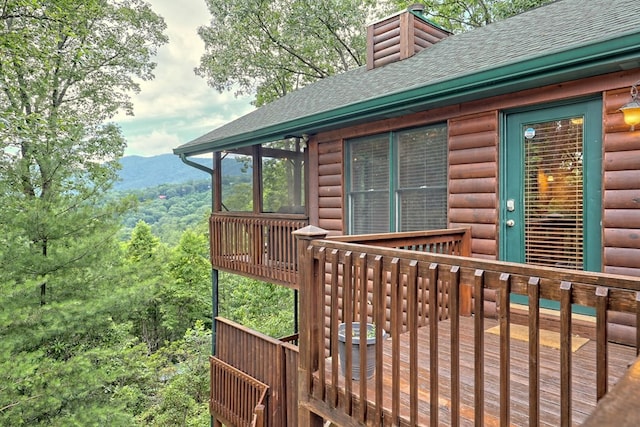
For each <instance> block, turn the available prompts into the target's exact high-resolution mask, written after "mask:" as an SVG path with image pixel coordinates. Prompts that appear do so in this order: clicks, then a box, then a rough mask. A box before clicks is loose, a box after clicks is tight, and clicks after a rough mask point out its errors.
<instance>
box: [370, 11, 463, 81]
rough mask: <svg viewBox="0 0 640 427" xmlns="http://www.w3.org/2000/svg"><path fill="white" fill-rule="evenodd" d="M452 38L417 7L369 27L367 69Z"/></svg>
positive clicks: (400, 58)
mask: <svg viewBox="0 0 640 427" xmlns="http://www.w3.org/2000/svg"><path fill="white" fill-rule="evenodd" d="M449 35H451V33H450V32H448V31H446V30H445V29H443V28H441V27H439V26H438V25H436V24H434V23H433V22H431V21H429V20H428V19H427V18H426V17H425V16H424V6H423V5H421V4H415V5H413V6H410V7H409V8H407V10H405V11H402V12H398V13H396V14H394V15H391V16H389V17H387V18H384V19H382V20H381V21H379V22H374V23H373V24H371V25H369V26H368V27H367V70H371V69H373V68H378V67H382V66H383V65H386V64H389V63H391V62H396V61H401V60H403V59H406V58H409V57H411V56H413V55H415V54H416V53H418V52H420V51H421V50H423V49H426V48H428V47H429V46H432V45H434V44H436V43H437V42H439V41H440V40H442V39H444V38H445V37H448V36H449Z"/></svg>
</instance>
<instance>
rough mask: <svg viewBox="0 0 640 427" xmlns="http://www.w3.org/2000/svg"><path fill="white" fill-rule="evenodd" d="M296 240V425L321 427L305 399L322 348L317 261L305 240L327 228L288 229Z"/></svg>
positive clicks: (320, 234)
mask: <svg viewBox="0 0 640 427" xmlns="http://www.w3.org/2000/svg"><path fill="white" fill-rule="evenodd" d="M292 234H293V235H294V237H295V238H296V241H297V251H298V289H299V293H300V335H299V342H298V346H299V352H300V356H299V359H298V425H299V426H309V427H322V417H320V416H319V415H317V414H316V413H314V412H312V411H311V409H310V405H309V403H310V402H309V401H310V398H311V396H312V385H313V372H314V371H315V370H316V369H318V358H319V357H320V354H321V353H320V352H321V351H324V349H320V348H319V344H318V342H319V340H318V337H319V335H318V334H321V333H323V329H324V328H323V326H324V320H323V319H322V318H320V316H321V315H323V310H322V304H321V303H320V301H323V300H324V298H323V297H322V296H321V294H323V293H324V289H319V288H320V286H318V280H317V277H316V268H317V265H316V264H317V263H316V262H315V260H314V258H313V252H312V250H311V249H310V248H309V243H310V242H311V241H312V240H315V239H324V238H325V237H326V236H327V232H326V231H325V230H323V229H321V228H318V227H314V226H312V225H309V226H307V227H304V228H301V229H300V230H296V231H294V232H293V233H292Z"/></svg>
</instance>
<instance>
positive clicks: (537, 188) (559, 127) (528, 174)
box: [523, 117, 583, 270]
mask: <svg viewBox="0 0 640 427" xmlns="http://www.w3.org/2000/svg"><path fill="white" fill-rule="evenodd" d="M531 128H532V129H534V131H535V136H533V137H531V134H532V132H531V130H530V129H531ZM524 130H528V133H529V136H530V138H529V139H525V255H526V262H527V263H529V264H538V265H548V266H556V267H564V268H573V269H576V270H582V269H583V146H582V144H583V118H582V117H574V118H569V119H564V120H553V121H549V122H543V123H535V124H531V125H526V126H525V129H523V131H524Z"/></svg>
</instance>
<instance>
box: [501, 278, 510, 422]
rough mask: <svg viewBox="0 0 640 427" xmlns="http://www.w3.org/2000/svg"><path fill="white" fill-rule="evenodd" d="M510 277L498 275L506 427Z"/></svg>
mask: <svg viewBox="0 0 640 427" xmlns="http://www.w3.org/2000/svg"><path fill="white" fill-rule="evenodd" d="M510 293H511V276H510V275H509V274H507V273H502V274H500V313H499V315H498V316H499V322H500V425H501V426H502V427H507V426H508V425H509V421H510V418H511V414H510V411H511V408H510V401H511V372H510V363H511V315H510V313H511V307H510V306H511V295H510Z"/></svg>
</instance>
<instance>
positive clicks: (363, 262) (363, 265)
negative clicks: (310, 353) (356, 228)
mask: <svg viewBox="0 0 640 427" xmlns="http://www.w3.org/2000/svg"><path fill="white" fill-rule="evenodd" d="M358 264H359V267H360V280H359V292H360V295H359V296H360V301H359V302H360V310H359V311H360V313H359V315H360V319H359V320H360V346H359V350H360V354H359V355H358V357H359V358H360V412H359V414H358V415H359V417H360V421H362V422H365V420H366V419H367V320H368V318H367V311H368V307H367V305H368V304H367V303H368V302H369V299H368V298H369V292H368V286H367V284H368V273H369V268H368V265H367V254H366V253H362V254H360V257H359V263H358Z"/></svg>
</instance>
